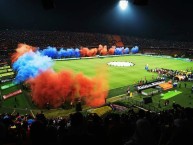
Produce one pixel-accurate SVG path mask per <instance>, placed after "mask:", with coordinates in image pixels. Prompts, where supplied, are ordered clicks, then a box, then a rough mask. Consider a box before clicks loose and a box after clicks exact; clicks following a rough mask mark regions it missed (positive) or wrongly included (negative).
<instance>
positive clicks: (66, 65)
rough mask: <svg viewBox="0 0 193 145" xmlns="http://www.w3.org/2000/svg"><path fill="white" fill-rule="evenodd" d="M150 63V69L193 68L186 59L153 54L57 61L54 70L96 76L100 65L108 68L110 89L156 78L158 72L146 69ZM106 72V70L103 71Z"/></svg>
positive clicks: (107, 74)
mask: <svg viewBox="0 0 193 145" xmlns="http://www.w3.org/2000/svg"><path fill="white" fill-rule="evenodd" d="M113 61H117V62H125V61H127V62H132V63H134V64H135V65H134V66H130V67H121V66H120V67H118V66H108V65H107V63H109V62H113ZM146 64H148V66H149V69H155V68H165V69H173V70H186V69H187V68H192V67H193V63H192V62H187V61H184V60H175V59H173V58H163V57H153V56H136V55H131V56H119V57H106V58H94V59H80V60H68V61H55V64H54V70H55V71H60V70H62V69H64V70H73V71H74V72H75V73H83V74H84V75H86V76H89V77H94V76H95V75H96V73H97V72H98V71H96V70H97V69H99V70H100V67H105V68H106V72H105V73H106V74H104V75H106V76H107V77H106V79H107V80H108V84H109V89H115V88H120V87H123V86H128V85H132V84H135V83H137V82H138V81H140V80H141V79H142V80H144V78H145V77H146V79H147V80H148V81H150V80H152V77H153V78H154V79H155V78H156V77H157V73H150V72H147V71H146V70H145V65H146ZM103 73H104V72H103Z"/></svg>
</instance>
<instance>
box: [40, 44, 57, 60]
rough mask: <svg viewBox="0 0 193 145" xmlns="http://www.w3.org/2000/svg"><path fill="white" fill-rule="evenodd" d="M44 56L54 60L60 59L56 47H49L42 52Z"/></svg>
mask: <svg viewBox="0 0 193 145" xmlns="http://www.w3.org/2000/svg"><path fill="white" fill-rule="evenodd" d="M41 53H42V55H45V56H48V57H51V58H52V59H54V58H57V57H58V51H57V49H56V48H55V47H50V46H48V47H47V48H46V49H44V50H42V52H41Z"/></svg>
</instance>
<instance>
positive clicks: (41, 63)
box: [13, 51, 53, 83]
mask: <svg viewBox="0 0 193 145" xmlns="http://www.w3.org/2000/svg"><path fill="white" fill-rule="evenodd" d="M52 65H53V61H52V59H51V58H50V57H47V56H42V55H41V54H40V53H39V52H38V51H37V52H33V51H31V52H27V53H25V54H23V55H22V56H20V57H19V58H18V59H17V61H15V62H14V63H13V70H14V71H16V74H17V75H16V77H15V79H14V81H15V83H21V82H24V81H26V80H28V79H29V78H34V77H36V76H37V75H38V74H40V73H42V72H43V71H45V70H47V69H48V68H50V67H51V66H52Z"/></svg>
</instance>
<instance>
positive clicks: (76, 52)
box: [75, 48, 80, 58]
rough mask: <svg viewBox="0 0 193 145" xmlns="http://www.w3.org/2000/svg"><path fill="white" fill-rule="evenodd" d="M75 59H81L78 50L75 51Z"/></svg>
mask: <svg viewBox="0 0 193 145" xmlns="http://www.w3.org/2000/svg"><path fill="white" fill-rule="evenodd" d="M75 57H77V58H78V57H80V50H79V49H78V48H76V49H75Z"/></svg>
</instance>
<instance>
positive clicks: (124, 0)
mask: <svg viewBox="0 0 193 145" xmlns="http://www.w3.org/2000/svg"><path fill="white" fill-rule="evenodd" d="M119 6H120V8H121V9H122V10H125V9H126V8H127V6H128V0H120V1H119Z"/></svg>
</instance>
